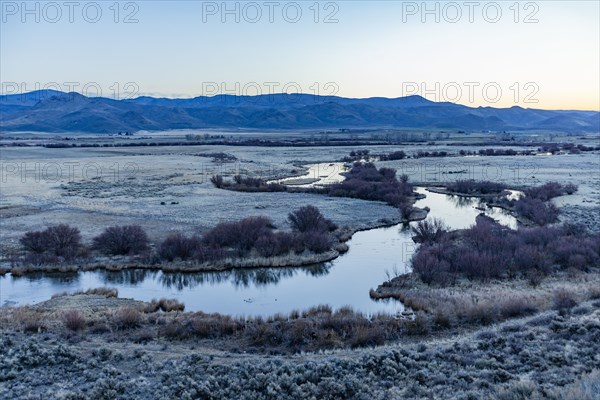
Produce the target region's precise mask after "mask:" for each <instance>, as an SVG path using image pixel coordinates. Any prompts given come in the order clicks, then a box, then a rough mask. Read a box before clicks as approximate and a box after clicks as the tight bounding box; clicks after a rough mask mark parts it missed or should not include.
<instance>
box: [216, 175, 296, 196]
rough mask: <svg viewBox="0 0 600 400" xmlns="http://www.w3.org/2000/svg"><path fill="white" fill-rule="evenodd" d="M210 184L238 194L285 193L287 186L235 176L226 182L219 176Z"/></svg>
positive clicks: (259, 179) (249, 177)
mask: <svg viewBox="0 0 600 400" xmlns="http://www.w3.org/2000/svg"><path fill="white" fill-rule="evenodd" d="M210 181H211V182H212V184H213V185H214V186H215V187H216V188H219V189H228V190H235V191H238V192H285V191H287V186H285V185H282V184H279V183H267V181H265V180H264V179H261V178H255V177H251V176H242V175H235V176H234V177H233V181H230V180H226V179H224V178H223V176H221V175H215V176H213V177H211V178H210Z"/></svg>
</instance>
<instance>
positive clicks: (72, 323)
mask: <svg viewBox="0 0 600 400" xmlns="http://www.w3.org/2000/svg"><path fill="white" fill-rule="evenodd" d="M62 321H63V324H64V325H65V327H66V328H67V329H70V330H72V331H79V330H82V329H83V328H84V327H85V317H84V315H83V314H82V313H81V311H79V310H69V311H65V312H64V313H63V316H62Z"/></svg>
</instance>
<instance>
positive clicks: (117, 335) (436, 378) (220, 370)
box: [0, 295, 600, 400]
mask: <svg viewBox="0 0 600 400" xmlns="http://www.w3.org/2000/svg"><path fill="white" fill-rule="evenodd" d="M103 302H104V303H103ZM121 302H123V303H121ZM100 303H102V304H101V305H99V304H100ZM119 303H121V304H123V305H124V304H125V303H124V300H122V299H118V300H116V302H115V300H114V299H113V300H102V299H100V298H98V297H97V296H90V297H89V298H88V300H86V299H85V298H84V296H81V295H78V296H73V297H72V298H67V297H65V298H64V299H63V298H56V299H53V300H52V301H50V302H48V303H46V305H45V306H44V307H45V308H44V307H40V308H38V309H36V310H34V309H31V308H30V309H22V308H19V309H6V308H3V309H0V320H1V321H2V324H1V325H0V326H1V327H2V328H1V329H2V335H1V336H0V350H1V351H0V377H1V378H0V379H1V381H2V385H0V397H3V398H26V397H31V396H36V397H42V398H79V399H86V400H87V399H90V400H91V399H94V400H95V399H100V398H111V399H127V400H136V399H147V398H194V397H198V396H200V395H202V394H205V395H206V396H207V397H208V396H212V397H215V398H239V399H269V398H274V397H276V398H278V399H283V400H285V399H297V398H313V397H314V398H318V399H332V400H333V399H338V398H348V397H354V398H376V399H383V398H447V399H461V400H466V399H473V398H490V399H498V400H500V399H507V398H532V399H537V398H540V399H541V398H546V399H552V400H558V399H561V400H563V399H564V400H581V399H582V398H586V397H582V393H584V391H585V390H586V388H589V387H592V385H598V383H599V381H600V374H599V373H598V372H597V371H596V372H594V369H597V367H598V360H597V355H598V354H600V347H599V346H600V340H598V337H599V335H600V322H599V318H600V301H598V300H594V301H587V302H583V303H581V304H579V305H577V306H574V307H573V308H571V309H570V310H568V311H567V312H562V311H555V310H552V311H546V312H542V313H540V314H536V315H533V316H527V317H524V318H516V319H512V320H511V321H508V322H505V323H500V324H494V325H492V326H488V327H484V328H481V329H476V330H472V331H469V332H462V333H461V334H460V335H451V336H436V337H432V336H412V337H411V338H409V339H408V340H407V341H406V342H405V341H402V345H401V347H399V345H398V342H395V343H393V344H390V345H386V346H380V347H375V348H368V349H353V350H349V349H348V350H346V349H343V350H333V351H325V352H322V351H321V352H303V353H301V354H295V355H291V354H285V355H281V354H280V355H277V354H269V355H268V356H267V355H265V353H264V352H259V353H258V354H255V353H253V351H249V352H248V350H251V348H247V347H240V348H238V349H235V348H234V346H235V345H236V341H235V340H231V339H228V340H227V341H226V342H225V343H228V346H227V347H224V346H223V345H222V343H223V342H221V341H219V340H217V339H214V337H213V336H211V330H210V329H208V330H203V329H204V328H203V327H204V326H212V325H211V324H215V323H216V322H217V320H215V319H212V320H211V319H210V318H209V317H210V316H208V315H205V316H202V315H198V318H205V319H206V320H207V321H208V322H210V323H209V324H208V325H203V324H198V325H196V327H197V329H199V330H198V332H204V333H203V335H205V336H203V337H202V338H201V339H198V338H194V339H192V340H191V341H188V340H180V339H174V338H169V337H162V336H157V335H156V333H155V332H156V331H157V330H161V329H162V332H165V333H166V332H175V333H177V332H178V331H177V330H174V331H170V330H168V329H167V328H168V327H171V326H172V323H173V321H178V320H179V321H181V322H183V321H185V319H184V318H183V317H184V316H185V315H186V314H189V313H180V312H169V313H150V314H141V315H142V320H141V322H140V320H137V319H136V315H137V314H135V313H133V312H131V311H128V312H127V313H125V312H123V311H121V310H132V309H134V308H135V306H132V305H130V306H128V307H124V308H120V307H119V306H117V307H114V305H116V304H119ZM86 304H95V306H94V307H88V306H86ZM75 305H77V306H78V307H81V310H82V311H81V312H82V314H83V317H84V318H85V324H84V328H83V330H80V329H75V330H71V329H68V328H66V326H65V323H64V320H63V316H64V313H66V312H67V311H69V310H71V309H72V307H74V306H75ZM140 312H141V311H140ZM314 312H317V310H315V311H314ZM322 312H324V313H325V314H323V315H327V313H326V310H322ZM36 317H37V318H36ZM302 318H303V317H302V316H300V319H298V320H295V321H294V324H296V325H297V328H298V332H304V329H305V328H306V327H305V326H303V324H302V322H301V321H302ZM146 320H148V322H151V323H150V324H147V323H146V322H145V321H146ZM40 321H41V322H42V323H44V324H45V325H43V327H42V328H40V326H39V325H38V324H39V322H40ZM127 321H128V322H127ZM152 321H154V322H152ZM27 322H29V324H26V323H27ZM125 322H127V323H125ZM231 322H232V321H229V323H223V324H222V325H218V324H215V326H222V327H224V329H230V328H227V327H228V326H231ZM233 322H235V321H233ZM280 323H282V322H281V321H280V320H277V319H273V320H272V321H271V322H270V324H273V326H275V327H277V326H279V325H278V324H280ZM72 326H73V327H77V326H80V325H78V324H74V325H72ZM174 326H175V327H178V326H183V325H182V324H181V323H180V324H175V325H174ZM26 328H28V330H26ZM257 332H260V330H257ZM274 332H277V328H275V329H274V330H268V331H266V332H265V334H266V335H269V334H271V333H274ZM257 337H258V338H260V337H263V336H257ZM265 337H268V336H265ZM300 337H301V336H300ZM322 340H324V341H326V340H327V337H326V336H324V337H323V338H322ZM263 346H264V347H263V351H267V352H268V349H269V347H268V346H265V345H263ZM56 376H60V377H61V379H60V380H57V379H56ZM541 393H544V397H542V396H541ZM511 396H512V397H511ZM518 396H520V397H518ZM538 396H539V397H538ZM590 398H591V399H594V397H590Z"/></svg>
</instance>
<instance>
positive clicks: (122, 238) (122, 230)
mask: <svg viewBox="0 0 600 400" xmlns="http://www.w3.org/2000/svg"><path fill="white" fill-rule="evenodd" d="M93 248H94V249H96V250H98V251H100V252H101V253H104V254H108V255H126V254H140V253H142V252H144V251H147V250H148V236H147V235H146V232H144V230H143V229H142V227H141V226H139V225H124V226H111V227H109V228H106V229H105V230H104V232H102V233H101V234H100V235H98V236H96V237H95V238H94V245H93Z"/></svg>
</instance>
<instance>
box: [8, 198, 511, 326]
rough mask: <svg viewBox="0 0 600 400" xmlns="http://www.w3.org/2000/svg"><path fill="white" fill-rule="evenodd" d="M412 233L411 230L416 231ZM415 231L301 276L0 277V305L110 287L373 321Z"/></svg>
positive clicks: (433, 202) (149, 295) (361, 235)
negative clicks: (352, 313)
mask: <svg viewBox="0 0 600 400" xmlns="http://www.w3.org/2000/svg"><path fill="white" fill-rule="evenodd" d="M417 191H418V192H420V193H424V194H426V195H427V197H426V198H424V199H422V200H419V201H418V202H417V204H416V206H417V207H421V208H423V207H429V208H430V209H431V212H430V214H429V217H428V218H441V219H442V220H443V221H444V222H445V223H446V225H448V226H449V227H450V228H451V229H462V228H467V227H469V226H471V225H472V224H473V223H474V222H475V218H476V217H477V215H478V214H480V213H481V211H480V210H478V209H476V208H475V206H476V205H479V200H478V199H469V198H464V197H459V196H447V195H443V194H439V193H431V192H427V191H426V190H425V189H424V188H418V189H417ZM485 213H486V215H489V216H490V217H492V218H494V219H497V220H499V221H500V222H501V223H503V224H504V225H506V226H510V227H516V221H515V219H514V218H513V217H511V216H510V215H508V214H506V213H505V212H504V211H503V210H500V209H489V208H487V207H486V209H485ZM412 224H413V225H414V223H412ZM411 237H412V232H411V230H410V225H409V224H406V225H398V226H392V227H387V228H380V229H374V230H370V231H364V232H358V233H356V234H355V235H354V236H353V238H352V239H351V240H350V241H349V242H348V245H349V248H350V250H349V251H348V252H347V253H345V254H343V255H342V256H340V257H339V258H338V259H336V260H334V261H333V262H328V263H322V264H315V265H311V266H306V267H299V268H257V269H235V270H229V271H220V272H198V273H180V272H165V273H163V272H161V271H151V270H146V269H137V270H124V271H102V270H97V271H87V272H81V273H60V274H59V273H44V274H41V273H39V274H33V275H25V276H24V277H20V278H17V277H12V276H10V274H8V275H6V276H4V277H0V304H4V303H7V302H16V303H17V304H31V303H37V302H40V301H44V300H47V299H49V298H50V297H51V296H52V295H53V294H55V293H59V292H64V291H67V292H75V291H79V290H83V291H85V290H87V289H90V288H95V287H101V286H110V287H115V288H117V289H118V290H119V296H120V297H124V298H135V299H138V300H144V301H148V300H151V299H153V298H161V297H167V298H176V299H178V300H179V301H181V302H183V303H184V304H185V305H186V310H189V311H198V310H201V311H204V312H219V313H224V314H232V315H239V316H248V315H263V316H264V315H271V314H274V313H277V312H281V313H288V312H290V311H292V310H294V309H306V308H308V307H311V306H314V305H318V304H329V305H331V307H332V308H334V309H335V308H339V307H342V306H347V305H348V306H351V307H353V308H354V309H356V310H359V311H362V312H365V313H367V314H373V313H377V312H386V313H396V312H400V311H402V305H401V303H399V302H396V301H389V302H375V301H373V300H372V299H371V298H370V297H369V289H371V288H375V287H377V285H379V284H380V283H381V282H383V281H385V280H387V279H389V278H390V275H395V274H397V273H405V272H408V270H409V267H410V265H409V262H410V258H411V256H412V255H413V254H414V252H415V251H416V249H417V245H416V244H415V243H414V242H413V241H412V238H411Z"/></svg>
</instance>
